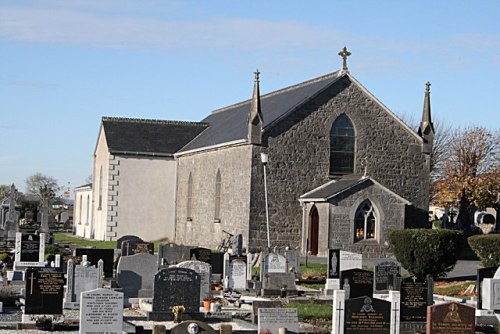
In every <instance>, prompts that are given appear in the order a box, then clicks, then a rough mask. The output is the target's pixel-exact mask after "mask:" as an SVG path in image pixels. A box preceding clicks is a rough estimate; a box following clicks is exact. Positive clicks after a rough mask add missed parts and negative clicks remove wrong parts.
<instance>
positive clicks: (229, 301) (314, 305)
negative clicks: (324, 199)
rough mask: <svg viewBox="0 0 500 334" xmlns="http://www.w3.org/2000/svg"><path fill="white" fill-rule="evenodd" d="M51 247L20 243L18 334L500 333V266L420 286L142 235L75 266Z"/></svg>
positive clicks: (393, 276) (353, 265) (0, 320)
mask: <svg viewBox="0 0 500 334" xmlns="http://www.w3.org/2000/svg"><path fill="white" fill-rule="evenodd" d="M70 239H71V238H69V239H66V241H68V240H70ZM47 240H49V238H47V237H46V236H45V234H44V233H39V234H36V233H29V232H27V231H21V232H17V233H16V234H15V240H10V241H13V242H11V244H12V245H13V246H14V257H13V263H11V264H8V265H7V266H6V270H5V273H4V276H3V282H2V283H3V286H2V290H1V291H2V302H3V303H2V304H1V305H0V311H1V313H0V330H3V331H5V332H6V333H8V332H9V330H19V329H22V330H24V331H31V330H33V331H34V330H35V329H37V330H44V329H45V330H54V331H59V332H61V331H62V332H74V333H76V332H79V333H96V332H104V333H167V332H170V333H186V332H187V333H199V332H201V331H206V332H209V333H215V332H221V333H222V332H224V333H232V332H239V333H240V332H241V333H265V334H275V333H276V334H277V333H286V332H288V333H299V332H300V333H333V334H355V333H356V334H360V333H388V334H389V333H390V334H393V333H401V334H406V333H412V334H413V333H418V332H419V331H420V332H421V333H434V334H437V333H444V334H448V333H449V334H451V333H459V334H460V333H476V332H480V333H481V332H482V333H494V331H495V328H496V327H498V320H497V319H498V315H497V314H496V312H497V311H498V310H499V309H500V303H499V302H498V300H500V295H499V294H498V293H499V291H500V289H499V288H498V287H499V286H500V271H498V270H497V268H496V267H489V268H479V269H478V270H477V274H476V277H477V278H476V279H477V282H474V281H466V282H454V281H451V282H445V281H439V282H434V281H433V280H432V278H430V277H427V278H417V277H415V276H411V275H409V274H408V272H407V271H406V270H405V269H404V268H402V267H401V265H400V264H399V263H398V262H397V261H396V260H395V259H379V260H370V261H367V259H364V258H363V255H362V254H357V253H352V252H347V251H343V250H340V249H331V250H330V251H329V256H328V258H314V257H313V258H308V259H307V261H308V262H309V263H308V264H307V265H306V264H305V263H304V261H305V260H306V259H305V258H304V257H299V253H298V251H296V250H291V249H279V248H274V249H272V250H271V251H270V252H263V253H258V254H252V253H245V252H244V250H243V249H242V248H241V247H235V248H234V250H233V251H232V252H225V253H222V252H216V251H214V250H210V249H206V248H201V247H193V246H185V245H176V244H174V243H164V244H159V245H158V246H157V247H156V251H155V247H154V245H153V244H152V243H149V242H146V241H143V240H141V239H140V238H138V237H135V236H130V235H129V236H124V237H123V238H120V239H119V240H118V241H117V242H116V243H115V244H114V248H113V249H105V248H82V247H81V246H74V245H72V247H71V249H72V251H71V254H70V255H56V256H54V257H53V261H51V262H50V263H47V262H46V261H45V258H46V256H45V255H46V254H45V249H46V248H47V249H50V247H53V246H49V244H46V242H45V241H47ZM7 241H9V240H7ZM7 241H4V242H7ZM311 261H312V263H311ZM456 286H460V287H459V288H455V289H456V290H455V291H453V289H454V287H456ZM464 290H468V292H466V291H464ZM6 291H12V292H13V293H14V294H15V295H14V296H11V297H10V298H6V295H7V294H8V293H7V292H6ZM449 293H451V294H452V295H453V296H445V295H446V294H449ZM464 293H465V295H464ZM12 297H14V299H15V304H16V305H13V304H12V299H13V298H12ZM9 300H10V301H11V303H10V304H9Z"/></svg>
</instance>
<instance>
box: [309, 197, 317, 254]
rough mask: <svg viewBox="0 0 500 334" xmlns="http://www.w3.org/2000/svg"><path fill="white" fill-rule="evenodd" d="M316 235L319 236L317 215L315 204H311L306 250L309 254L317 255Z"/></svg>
mask: <svg viewBox="0 0 500 334" xmlns="http://www.w3.org/2000/svg"><path fill="white" fill-rule="evenodd" d="M318 237H319V215H318V209H317V208H316V206H313V207H312V209H311V212H310V213H309V243H308V249H307V250H308V252H310V254H311V255H318Z"/></svg>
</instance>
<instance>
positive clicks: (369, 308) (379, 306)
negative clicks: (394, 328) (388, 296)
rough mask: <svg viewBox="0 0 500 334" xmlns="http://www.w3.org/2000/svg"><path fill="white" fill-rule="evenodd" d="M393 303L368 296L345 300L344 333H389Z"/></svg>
mask: <svg viewBox="0 0 500 334" xmlns="http://www.w3.org/2000/svg"><path fill="white" fill-rule="evenodd" d="M390 327H391V303H390V302H388V301H385V300H380V299H375V298H370V297H368V296H363V297H357V298H353V299H347V300H346V301H345V317H344V334H389V333H390V329H391V328H390Z"/></svg>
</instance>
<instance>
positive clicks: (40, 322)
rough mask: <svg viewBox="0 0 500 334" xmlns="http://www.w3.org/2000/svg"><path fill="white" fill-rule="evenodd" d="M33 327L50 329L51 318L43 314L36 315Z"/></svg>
mask: <svg viewBox="0 0 500 334" xmlns="http://www.w3.org/2000/svg"><path fill="white" fill-rule="evenodd" d="M35 327H36V328H37V329H39V330H51V329H52V318H49V317H46V316H44V315H42V316H39V317H37V318H36V319H35Z"/></svg>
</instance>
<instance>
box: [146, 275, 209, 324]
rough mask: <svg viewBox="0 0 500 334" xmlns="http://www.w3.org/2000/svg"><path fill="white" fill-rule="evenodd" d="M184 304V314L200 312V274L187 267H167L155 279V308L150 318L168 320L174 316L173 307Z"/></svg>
mask: <svg viewBox="0 0 500 334" xmlns="http://www.w3.org/2000/svg"><path fill="white" fill-rule="evenodd" d="M176 305H182V306H184V308H185V312H184V314H185V315H187V314H189V313H193V314H196V313H199V310H200V275H198V274H197V273H196V272H195V271H194V270H192V269H187V268H175V267H171V268H165V269H162V270H160V271H159V272H158V273H157V274H156V275H155V279H154V292H153V310H152V312H150V313H149V315H148V318H149V320H154V321H159V320H161V319H163V320H167V319H169V318H171V317H172V311H171V310H172V307H173V306H176Z"/></svg>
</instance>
